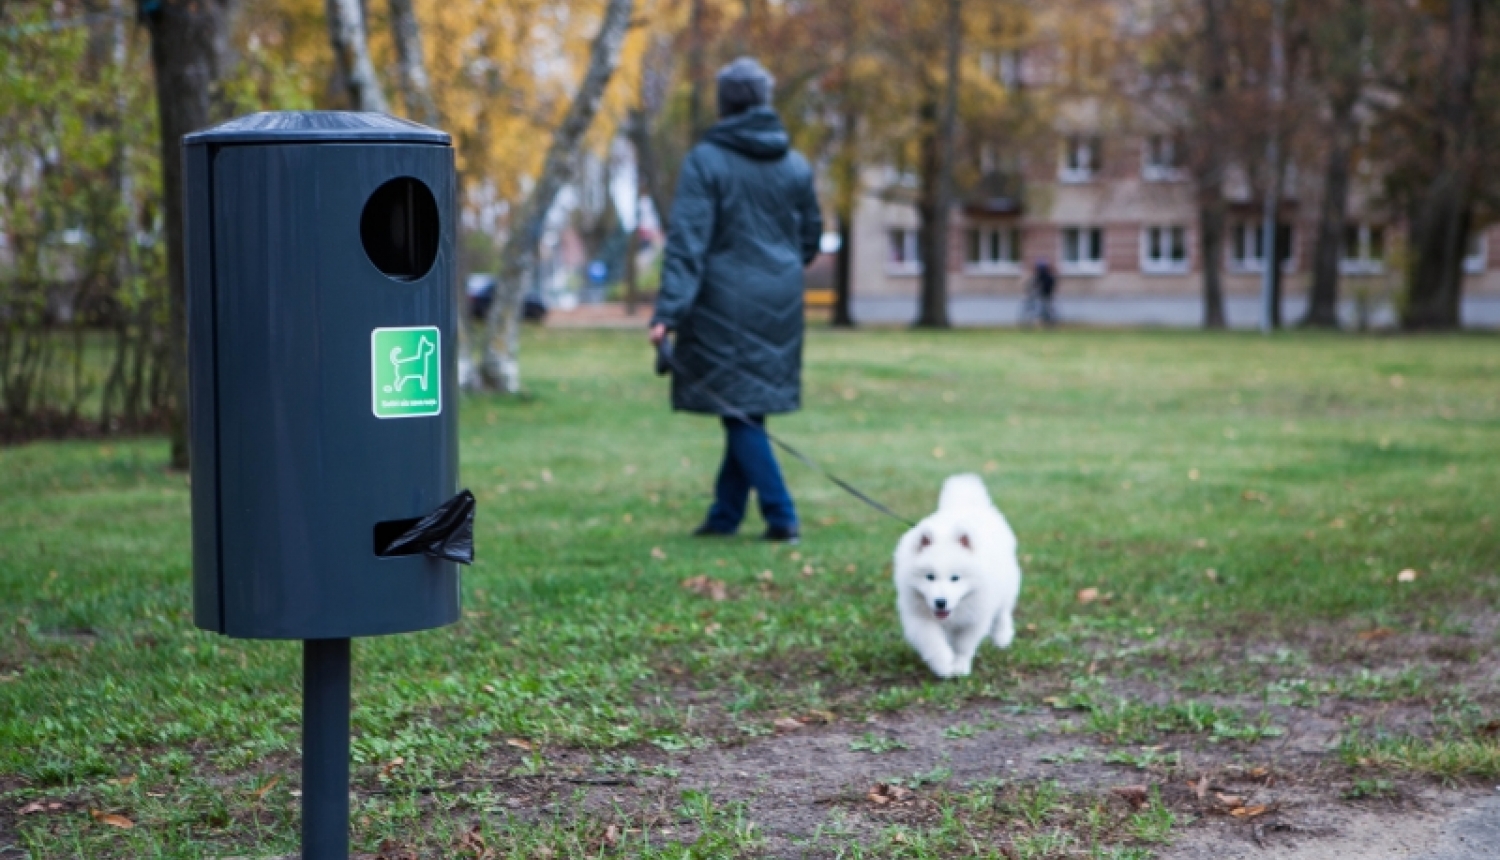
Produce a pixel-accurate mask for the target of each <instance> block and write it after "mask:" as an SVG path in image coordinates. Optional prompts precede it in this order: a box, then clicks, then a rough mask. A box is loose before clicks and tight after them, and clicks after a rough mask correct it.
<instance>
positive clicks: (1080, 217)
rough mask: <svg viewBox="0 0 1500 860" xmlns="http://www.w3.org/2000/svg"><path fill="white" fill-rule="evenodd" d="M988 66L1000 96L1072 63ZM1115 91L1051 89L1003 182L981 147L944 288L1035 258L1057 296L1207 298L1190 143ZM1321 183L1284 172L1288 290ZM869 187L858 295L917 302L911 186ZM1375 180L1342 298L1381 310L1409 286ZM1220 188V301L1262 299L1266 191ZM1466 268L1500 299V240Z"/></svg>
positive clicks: (1361, 198)
mask: <svg viewBox="0 0 1500 860" xmlns="http://www.w3.org/2000/svg"><path fill="white" fill-rule="evenodd" d="M1121 26H1125V25H1121ZM986 59H987V61H986V62H985V63H982V64H981V69H982V70H983V71H984V73H986V74H990V73H993V74H994V76H995V79H996V80H997V81H998V82H999V83H1000V84H1001V85H1002V86H1005V87H1006V88H1007V89H1012V88H1017V87H1020V86H1023V85H1025V86H1030V87H1032V88H1033V92H1035V91H1038V90H1043V89H1046V88H1048V87H1057V86H1059V85H1060V84H1062V85H1065V84H1066V78H1067V72H1066V69H1067V67H1068V65H1069V62H1068V61H1065V60H1062V59H1059V56H1058V54H1057V52H1056V51H1055V50H1054V51H1052V52H1050V53H1049V52H1047V51H1032V52H1030V53H1029V54H1027V55H1025V56H1020V55H1006V56H997V57H994V58H986ZM1108 98H1109V99H1111V100H1112V103H1110V104H1108V105H1107V106H1103V107H1101V104H1102V100H1101V99H1099V98H1097V97H1084V98H1075V97H1070V96H1068V95H1066V94H1065V93H1059V94H1058V95H1057V96H1056V98H1055V101H1056V102H1057V103H1059V104H1061V105H1062V107H1061V108H1060V109H1059V110H1057V112H1056V123H1055V128H1054V137H1055V140H1054V142H1053V144H1052V145H1051V146H1050V149H1051V150H1052V155H1051V156H1050V157H1049V156H1046V155H1042V156H1038V155H1036V154H1031V155H1030V156H1029V157H1027V158H1025V159H1013V160H1012V161H1011V162H1010V163H1011V164H1012V165H1013V168H1012V170H1013V173H1012V175H1010V176H1008V177H1007V176H1001V175H1000V174H999V173H998V172H996V171H993V170H987V169H986V168H988V167H992V166H993V163H995V162H998V161H999V160H1000V159H998V158H996V157H995V156H993V155H990V154H989V153H988V152H987V153H986V157H985V158H982V159H981V161H987V162H990V164H983V165H981V166H980V173H981V175H982V176H983V177H984V178H983V179H981V180H980V181H979V182H977V183H975V184H974V187H972V188H969V189H960V191H959V195H958V197H959V200H958V202H957V204H956V205H955V208H954V211H953V217H952V218H951V219H950V233H949V236H948V268H949V272H950V276H949V280H948V284H949V292H950V295H953V296H983V295H1016V294H1019V293H1021V292H1022V291H1023V290H1024V288H1025V283H1026V280H1027V278H1028V277H1029V276H1030V272H1031V269H1032V267H1033V265H1034V264H1035V262H1036V261H1037V260H1047V261H1048V262H1049V263H1051V264H1052V265H1053V267H1054V269H1055V270H1056V271H1057V272H1058V274H1059V276H1060V281H1059V288H1060V292H1061V295H1063V296H1118V297H1131V296H1138V297H1169V296H1196V295H1198V294H1200V293H1201V291H1202V259H1201V257H1202V254H1201V248H1200V242H1199V231H1198V208H1197V203H1196V193H1197V190H1196V185H1195V183H1194V181H1193V178H1192V177H1191V176H1190V175H1189V172H1188V170H1187V167H1186V161H1185V158H1184V155H1185V153H1184V147H1183V146H1182V144H1181V141H1180V140H1179V139H1178V138H1177V137H1176V136H1174V135H1173V133H1172V132H1171V130H1170V129H1169V128H1164V127H1161V126H1160V125H1156V126H1153V124H1152V122H1151V120H1150V118H1151V117H1152V116H1160V115H1161V114H1163V113H1166V112H1164V111H1161V110H1159V109H1156V110H1153V109H1150V108H1152V107H1156V108H1159V107H1160V106H1159V105H1157V104H1145V103H1142V104H1132V103H1131V101H1130V98H1129V97H1128V96H1121V95H1119V94H1118V93H1115V94H1112V95H1110V96H1109V97H1108ZM1143 102H1144V99H1143ZM1105 117H1108V119H1105ZM995 146H996V147H999V146H1003V144H1002V143H1000V142H997V143H996V145H995ZM987 149H988V148H987ZM1299 167H1300V169H1299ZM1320 178H1321V177H1320V175H1319V171H1318V170H1317V169H1316V166H1315V165H1291V166H1289V168H1288V170H1287V173H1286V179H1285V183H1284V185H1285V191H1284V201H1283V205H1282V207H1281V211H1280V218H1279V220H1280V225H1279V227H1278V233H1279V236H1278V238H1279V240H1280V241H1279V242H1278V243H1277V244H1278V245H1279V248H1278V250H1279V251H1280V252H1281V253H1280V256H1281V258H1282V260H1281V265H1282V266H1283V272H1284V278H1283V284H1284V292H1285V295H1287V296H1289V297H1296V296H1299V295H1305V293H1306V291H1307V289H1308V287H1309V285H1310V281H1311V272H1312V266H1313V255H1314V247H1315V245H1316V241H1317V229H1318V225H1317V216H1318V208H1319V205H1320V202H1321V197H1320V195H1321V189H1320V187H1319V185H1320ZM864 179H865V182H864V193H863V195H862V196H861V198H860V200H859V203H858V205H857V208H856V212H855V219H854V225H853V234H854V241H853V277H852V284H853V287H852V288H853V293H854V296H855V297H856V298H896V297H915V296H916V294H917V291H918V289H919V281H920V277H919V275H920V273H921V271H922V260H921V259H920V251H919V248H920V243H919V242H918V241H917V227H918V223H919V222H918V216H917V211H916V208H915V206H914V205H913V204H914V202H915V200H916V195H917V189H916V182H915V179H914V177H911V176H909V175H903V174H901V173H900V172H898V171H896V170H894V169H879V170H871V171H869V172H867V174H866V175H865V177H864ZM1377 180H1378V176H1374V175H1372V174H1371V173H1370V171H1369V169H1368V167H1365V168H1363V169H1362V170H1361V171H1360V173H1359V175H1357V176H1356V179H1355V182H1354V186H1355V188H1354V191H1353V192H1352V193H1351V199H1350V201H1349V224H1348V228H1347V229H1346V231H1345V235H1344V237H1343V242H1342V246H1343V247H1342V264H1341V268H1342V273H1343V277H1342V279H1341V284H1340V288H1341V292H1342V295H1343V296H1344V297H1346V298H1353V297H1357V296H1361V295H1363V296H1368V297H1371V298H1373V299H1375V300H1377V301H1379V300H1386V301H1388V300H1390V298H1391V297H1392V296H1394V295H1395V294H1396V292H1397V291H1398V290H1399V288H1400V271H1399V269H1400V257H1401V249H1400V244H1401V242H1400V239H1401V234H1402V233H1403V230H1402V228H1401V225H1399V224H1398V223H1396V222H1395V221H1394V220H1393V219H1392V218H1391V217H1390V215H1389V214H1387V213H1384V212H1383V211H1382V209H1381V207H1380V206H1379V205H1378V202H1377V201H1376V200H1374V199H1373V197H1372V194H1371V192H1372V191H1373V189H1374V188H1375V187H1377V185H1378V182H1377ZM1224 190H1225V196H1226V199H1227V201H1228V209H1229V219H1228V225H1227V235H1226V237H1225V248H1224V261H1223V266H1224V279H1223V283H1224V288H1225V292H1226V293H1227V294H1228V295H1230V296H1235V295H1255V294H1257V293H1258V292H1259V290H1260V284H1261V276H1262V271H1263V266H1264V264H1265V260H1264V256H1265V255H1264V251H1263V248H1264V244H1265V243H1264V242H1263V241H1262V236H1261V233H1262V228H1261V223H1262V204H1261V200H1260V194H1259V192H1258V189H1257V188H1255V186H1254V185H1253V183H1252V182H1251V181H1250V179H1249V177H1248V175H1247V173H1246V171H1245V170H1244V169H1243V168H1235V167H1233V166H1231V168H1230V170H1229V175H1228V176H1227V177H1226V182H1225V189H1224ZM1464 265H1465V269H1466V271H1467V272H1468V278H1469V280H1468V283H1467V284H1466V285H1465V291H1466V294H1468V295H1484V294H1488V295H1494V296H1500V231H1497V230H1496V229H1490V230H1486V231H1482V232H1479V233H1477V234H1476V235H1475V236H1473V237H1472V238H1471V240H1470V253H1469V255H1468V257H1467V258H1466V260H1465V263H1464Z"/></svg>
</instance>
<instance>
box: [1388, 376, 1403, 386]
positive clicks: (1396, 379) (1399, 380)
mask: <svg viewBox="0 0 1500 860" xmlns="http://www.w3.org/2000/svg"><path fill="white" fill-rule="evenodd" d="M1390 383H1391V387H1392V388H1400V387H1401V386H1403V385H1405V384H1406V379H1405V378H1404V377H1403V376H1402V375H1401V374H1399V373H1397V374H1395V375H1393V376H1392V377H1391V379H1390Z"/></svg>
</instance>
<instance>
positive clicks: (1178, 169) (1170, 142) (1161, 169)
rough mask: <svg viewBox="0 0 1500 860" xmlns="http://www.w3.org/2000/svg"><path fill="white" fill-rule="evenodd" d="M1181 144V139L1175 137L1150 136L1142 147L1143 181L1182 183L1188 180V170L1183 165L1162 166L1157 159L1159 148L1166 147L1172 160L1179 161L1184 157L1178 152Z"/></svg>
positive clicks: (1163, 135)
mask: <svg viewBox="0 0 1500 860" xmlns="http://www.w3.org/2000/svg"><path fill="white" fill-rule="evenodd" d="M1181 143H1182V141H1181V139H1180V138H1178V137H1176V136H1175V135H1170V134H1153V135H1148V136H1147V137H1146V138H1145V139H1144V142H1143V145H1142V146H1141V179H1142V180H1144V181H1146V182H1181V181H1183V180H1184V179H1186V178H1187V168H1185V167H1183V166H1182V164H1181V163H1177V164H1162V163H1161V162H1160V161H1158V160H1157V158H1156V156H1158V155H1159V154H1160V150H1159V146H1160V145H1165V146H1166V147H1167V151H1168V152H1170V153H1171V155H1172V160H1173V161H1179V160H1180V156H1181V155H1182V153H1180V152H1178V149H1179V148H1180V146H1181Z"/></svg>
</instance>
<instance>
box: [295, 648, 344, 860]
mask: <svg viewBox="0 0 1500 860" xmlns="http://www.w3.org/2000/svg"><path fill="white" fill-rule="evenodd" d="M302 860H349V640H348V639H304V640H303V641H302Z"/></svg>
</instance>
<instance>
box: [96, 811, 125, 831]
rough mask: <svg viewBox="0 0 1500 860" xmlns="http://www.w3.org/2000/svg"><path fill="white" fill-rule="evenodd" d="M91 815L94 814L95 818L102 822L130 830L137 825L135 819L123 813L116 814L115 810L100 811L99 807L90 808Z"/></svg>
mask: <svg viewBox="0 0 1500 860" xmlns="http://www.w3.org/2000/svg"><path fill="white" fill-rule="evenodd" d="M89 815H92V816H93V817H94V820H95V821H98V822H99V823H101V824H108V825H109V826H110V827H118V828H120V829H121V830H129V829H130V828H132V827H134V826H135V822H134V821H131V820H130V819H128V818H126V817H125V816H123V815H116V814H114V813H113V812H100V811H99V810H97V809H90V810H89Z"/></svg>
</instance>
